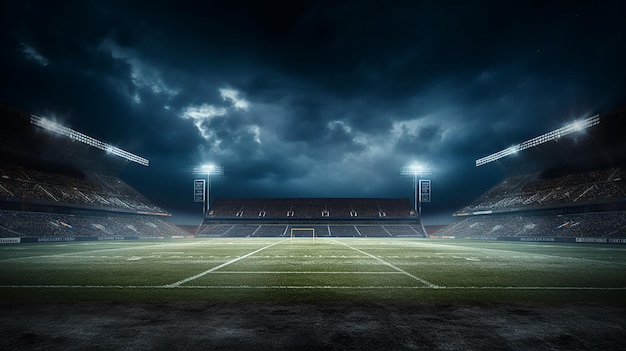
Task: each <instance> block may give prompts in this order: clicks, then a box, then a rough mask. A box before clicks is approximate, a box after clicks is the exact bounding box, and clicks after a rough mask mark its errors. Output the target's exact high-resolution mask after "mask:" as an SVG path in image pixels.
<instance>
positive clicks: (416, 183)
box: [400, 163, 432, 234]
mask: <svg viewBox="0 0 626 351" xmlns="http://www.w3.org/2000/svg"><path fill="white" fill-rule="evenodd" d="M431 173H432V172H431V171H430V169H429V168H427V167H426V166H424V165H420V164H415V163H414V164H412V165H410V166H407V167H402V168H401V169H400V174H401V175H404V176H412V177H413V194H414V198H413V201H414V202H413V210H414V211H415V214H417V216H418V218H419V220H420V225H421V226H422V230H423V231H424V234H426V229H425V228H424V223H422V196H421V195H422V194H418V191H420V190H421V189H420V188H421V186H420V185H421V182H420V179H419V178H420V176H422V175H427V174H431ZM425 182H428V186H429V187H430V181H425ZM428 196H430V188H429V189H428ZM428 201H429V202H430V198H429V199H428Z"/></svg>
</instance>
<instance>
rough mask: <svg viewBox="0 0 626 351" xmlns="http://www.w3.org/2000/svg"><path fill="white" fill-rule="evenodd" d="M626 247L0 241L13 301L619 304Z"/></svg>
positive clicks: (625, 292) (6, 295)
mask: <svg viewBox="0 0 626 351" xmlns="http://www.w3.org/2000/svg"><path fill="white" fill-rule="evenodd" d="M625 268H626V246H622V245H587V244H557V243H521V242H515V243H511V242H503V241H489V242H482V241H469V240H464V241H461V240H457V241H450V240H425V239H398V238H393V239H386V238H368V239H366V238H315V239H314V238H293V239H289V238H287V239H285V238H215V239H188V240H161V241H106V242H105V241H101V242H69V243H47V244H21V245H3V246H0V296H1V297H2V298H3V299H4V300H5V301H16V302H19V301H28V300H31V299H34V300H38V301H40V300H41V299H45V300H49V301H55V302H64V301H199V300H200V301H214V302H218V301H222V302H223V301H226V302H238V301H258V302H264V301H305V302H327V301H328V302H333V301H334V302H344V301H398V302H403V301H405V302H419V303H463V302H479V303H481V302H497V303H519V302H528V303H559V302H563V303H572V302H587V303H594V302H598V303H617V304H623V303H624V302H625V300H626V299H625V298H624V296H626V274H624V270H625Z"/></svg>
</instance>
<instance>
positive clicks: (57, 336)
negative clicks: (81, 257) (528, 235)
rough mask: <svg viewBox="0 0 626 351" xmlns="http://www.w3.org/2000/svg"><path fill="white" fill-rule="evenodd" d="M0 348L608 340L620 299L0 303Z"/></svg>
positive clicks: (567, 346) (346, 346) (601, 345)
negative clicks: (591, 302)
mask: <svg viewBox="0 0 626 351" xmlns="http://www.w3.org/2000/svg"><path fill="white" fill-rule="evenodd" d="M0 325H1V327H0V349H2V350H36V349H45V350H86V349H89V350H176V349H177V350H299V351H304V350H415V349H418V350H589V349H593V350H609V349H614V350H615V349H623V348H624V345H625V342H626V308H625V307H607V306H584V307H575V308H574V307H541V308H539V307H523V306H512V305H506V306H505V305H497V306H471V305H441V306H410V307H406V306H400V305H398V306H394V305H365V304H329V305H321V304H298V303H294V304H269V303H259V304H256V303H244V304H241V303H239V304H235V303H230V304H228V303H221V304H206V303H175V304H86V303H81V304H28V305H24V304H23V305H11V304H1V305H0Z"/></svg>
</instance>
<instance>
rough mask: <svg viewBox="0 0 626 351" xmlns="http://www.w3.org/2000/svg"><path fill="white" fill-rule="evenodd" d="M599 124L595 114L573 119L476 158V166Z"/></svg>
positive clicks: (598, 118)
mask: <svg viewBox="0 0 626 351" xmlns="http://www.w3.org/2000/svg"><path fill="white" fill-rule="evenodd" d="M598 124H600V115H595V116H593V117H589V118H586V119H583V120H578V121H575V122H573V123H571V124H568V125H566V126H565V127H562V128H559V129H556V130H553V131H551V132H549V133H546V134H543V135H540V136H538V137H536V138H533V139H530V140H526V141H525V142H523V143H521V144H517V145H515V146H511V147H509V148H506V149H504V150H501V151H498V152H496V153H494V154H491V155H489V156H485V157H483V158H479V159H478V160H476V167H479V166H482V165H484V164H487V163H489V162H493V161H496V160H499V159H501V158H503V157H506V156H509V155H512V154H515V153H517V152H519V151H522V150H526V149H529V148H531V147H535V146H537V145H540V144H543V143H547V142H548V141H552V140H557V139H559V138H561V137H563V136H566V135H568V134H572V133H576V132H580V131H582V130H584V129H587V128H590V127H593V126H596V125H598Z"/></svg>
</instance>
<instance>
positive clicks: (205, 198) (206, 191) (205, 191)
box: [193, 163, 224, 217]
mask: <svg viewBox="0 0 626 351" xmlns="http://www.w3.org/2000/svg"><path fill="white" fill-rule="evenodd" d="M193 173H194V174H201V175H206V184H204V179H196V180H195V181H194V192H195V191H197V190H198V189H197V188H196V187H197V186H198V187H200V186H201V187H202V194H201V195H202V196H201V197H198V196H196V195H197V194H194V201H195V202H202V207H203V208H202V213H203V214H204V216H205V217H206V215H207V211H208V210H209V206H210V205H211V201H210V198H209V196H210V194H211V176H212V175H218V176H220V175H224V168H222V167H220V166H217V165H215V164H213V163H207V164H204V165H202V166H199V167H195V168H194V169H193Z"/></svg>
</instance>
